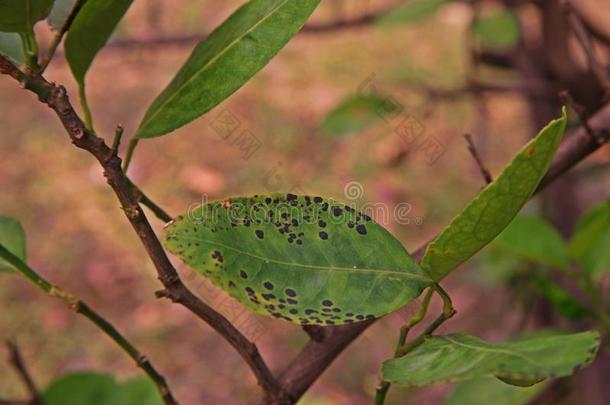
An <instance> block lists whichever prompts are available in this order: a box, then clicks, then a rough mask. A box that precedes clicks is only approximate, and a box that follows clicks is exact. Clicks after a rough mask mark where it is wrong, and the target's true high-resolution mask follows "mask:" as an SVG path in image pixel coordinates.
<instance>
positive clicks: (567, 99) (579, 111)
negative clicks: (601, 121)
mask: <svg viewBox="0 0 610 405" xmlns="http://www.w3.org/2000/svg"><path fill="white" fill-rule="evenodd" d="M559 100H561V102H562V103H564V104H565V105H567V106H569V107H570V108H571V109H572V110H574V112H575V113H576V115H578V119H579V120H580V123H581V125H582V126H583V128H584V129H585V130H586V131H587V133H588V134H589V136H590V137H591V138H592V139H595V142H598V143H599V144H600V145H601V144H603V143H605V142H606V141H605V140H604V138H603V137H602V136H601V135H600V134H598V133H597V131H596V130H595V129H593V128H592V127H591V125H590V124H589V117H587V111H586V109H585V107H583V106H582V105H580V104H578V102H577V101H576V100H574V98H573V97H572V95H571V94H570V92H569V91H568V90H563V91H561V92H559Z"/></svg>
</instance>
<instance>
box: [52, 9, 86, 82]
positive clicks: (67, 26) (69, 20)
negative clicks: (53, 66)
mask: <svg viewBox="0 0 610 405" xmlns="http://www.w3.org/2000/svg"><path fill="white" fill-rule="evenodd" d="M86 1H87V0H76V2H75V3H74V6H72V10H70V14H69V15H68V17H67V18H66V21H65V22H64V24H63V25H62V26H61V28H60V30H59V31H58V32H56V33H55V35H54V36H53V39H52V40H51V43H50V44H49V49H47V51H46V52H45V54H44V56H43V58H42V61H41V62H40V74H42V73H43V72H44V71H45V69H46V68H47V66H49V63H51V60H52V59H53V55H55V51H56V50H57V47H58V46H59V44H60V43H61V40H62V38H63V37H64V35H65V34H66V32H68V30H69V29H70V26H71V25H72V22H73V21H74V19H75V18H76V15H77V14H78V12H79V11H80V9H81V7H82V6H83V5H84V4H85V3H86Z"/></svg>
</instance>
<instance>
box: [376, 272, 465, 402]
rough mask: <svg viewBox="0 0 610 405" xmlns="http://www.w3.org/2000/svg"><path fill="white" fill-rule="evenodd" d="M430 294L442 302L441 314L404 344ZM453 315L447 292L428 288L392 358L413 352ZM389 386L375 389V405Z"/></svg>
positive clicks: (387, 383) (424, 313)
mask: <svg viewBox="0 0 610 405" xmlns="http://www.w3.org/2000/svg"><path fill="white" fill-rule="evenodd" d="M432 292H436V293H437V294H438V295H439V296H440V297H441V299H442V300H443V312H442V313H441V314H440V315H439V316H438V318H436V319H435V320H434V321H433V322H432V323H431V324H430V325H428V327H427V328H426V329H425V330H424V331H423V332H422V333H421V334H420V335H419V336H417V337H416V338H415V339H413V340H412V341H410V342H408V343H405V340H406V339H407V333H408V332H409V329H410V328H412V327H413V326H415V325H417V324H418V323H419V322H421V321H422V319H423V318H424V316H425V315H426V311H427V308H428V304H429V302H430V298H431V297H432ZM453 315H455V309H453V304H452V303H451V298H450V297H449V294H447V292H446V291H445V290H443V288H442V287H441V286H440V285H438V284H434V285H433V286H432V287H430V289H429V290H428V293H427V294H426V296H425V297H424V301H423V302H422V307H420V309H419V311H418V312H417V313H416V314H415V315H414V316H413V318H411V320H409V322H408V323H407V324H406V325H405V326H403V327H402V328H401V329H400V337H399V339H398V345H397V347H396V350H395V352H394V358H398V357H402V356H404V355H406V354H407V353H409V352H411V351H412V350H414V349H415V348H416V347H417V346H419V345H421V344H422V343H424V340H425V339H426V338H427V337H428V336H430V335H432V333H433V332H434V331H435V330H436V329H437V328H438V327H439V326H441V325H442V324H443V322H445V321H446V320H447V319H449V318H451V317H452V316H453ZM390 385H391V384H390V383H389V382H388V381H384V382H383V383H382V384H381V385H380V386H379V388H378V389H377V394H376V395H375V405H383V403H384V402H385V397H386V395H387V393H388V390H389V389H390Z"/></svg>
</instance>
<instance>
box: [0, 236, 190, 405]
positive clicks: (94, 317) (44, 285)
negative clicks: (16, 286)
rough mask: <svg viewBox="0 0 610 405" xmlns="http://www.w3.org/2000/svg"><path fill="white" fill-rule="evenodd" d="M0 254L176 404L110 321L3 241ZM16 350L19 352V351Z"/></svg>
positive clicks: (160, 378)
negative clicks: (96, 330) (116, 348)
mask: <svg viewBox="0 0 610 405" xmlns="http://www.w3.org/2000/svg"><path fill="white" fill-rule="evenodd" d="M0 257H2V258H3V259H4V260H6V261H7V262H9V263H10V264H12V265H13V266H14V267H15V269H16V270H17V271H18V272H19V273H20V274H21V275H23V276H24V277H26V278H27V279H28V280H30V281H31V282H32V283H34V284H35V285H37V286H38V287H39V288H40V289H41V290H43V291H44V292H46V293H47V294H49V295H50V296H52V297H55V298H58V299H60V300H62V301H63V302H65V303H66V304H67V305H68V306H69V307H70V308H71V309H72V310H74V312H76V313H78V314H81V315H83V316H84V317H85V318H87V319H89V320H90V321H91V322H93V324H95V326H97V327H98V328H99V329H100V330H102V331H103V332H104V333H105V334H106V335H107V336H108V337H110V339H112V340H113V341H114V342H115V343H116V344H117V345H119V346H120V347H121V348H122V349H123V350H124V351H125V352H126V353H127V354H128V355H129V357H131V358H132V359H133V360H134V361H135V362H136V364H137V365H138V367H140V368H141V369H142V370H144V372H145V373H146V374H147V375H148V377H150V379H151V380H152V381H153V382H154V383H155V384H156V386H157V389H158V390H159V393H160V394H161V397H162V398H163V401H164V402H165V404H167V405H176V404H178V402H176V400H175V399H174V397H173V396H172V393H171V391H170V389H169V387H168V385H167V383H166V382H165V379H164V378H163V376H162V375H161V374H159V373H158V372H157V370H155V368H154V367H153V365H152V364H151V363H150V361H148V359H147V358H146V357H145V356H143V355H142V354H140V352H139V351H138V350H137V349H136V348H135V347H134V346H133V345H132V344H131V343H129V341H128V340H127V339H126V338H125V337H124V336H123V335H121V333H120V332H119V331H118V330H116V328H115V327H114V326H112V324H111V323H110V322H108V321H107V320H106V319H104V318H103V317H102V316H101V315H99V314H98V313H97V312H95V311H94V310H93V309H91V307H89V306H88V305H87V304H86V303H84V302H83V301H81V300H79V299H78V298H76V297H75V296H74V295H72V294H70V293H67V292H65V291H63V290H61V289H60V288H59V287H57V286H54V285H52V284H51V283H49V282H48V281H47V280H45V279H44V278H43V277H41V276H40V275H39V274H38V273H36V272H35V271H34V270H32V268H30V267H29V266H28V265H27V264H25V263H24V262H23V261H22V260H21V259H19V258H18V257H17V256H15V255H14V254H12V253H11V252H10V251H8V249H6V248H5V247H4V246H3V245H2V244H0ZM15 348H16V346H15ZM15 353H17V354H18V352H15ZM12 359H13V364H15V367H16V368H17V361H16V360H15V359H20V356H18V357H12ZM21 363H22V362H21ZM18 369H19V368H18ZM20 370H22V371H23V373H22V375H23V377H24V381H26V384H27V385H28V388H29V389H30V392H31V393H32V395H33V390H35V387H34V383H33V382H32V381H31V378H29V375H27V376H26V374H27V373H26V372H25V368H24V367H22V368H20ZM26 377H27V378H26ZM36 392H37V391H36Z"/></svg>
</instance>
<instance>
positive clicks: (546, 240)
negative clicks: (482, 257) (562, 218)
mask: <svg viewBox="0 0 610 405" xmlns="http://www.w3.org/2000/svg"><path fill="white" fill-rule="evenodd" d="M493 244H494V246H496V247H498V248H500V249H502V250H504V251H508V252H511V253H513V254H515V255H518V256H521V257H523V258H525V259H528V260H532V261H535V262H538V263H542V264H544V265H546V266H550V267H553V268H555V269H559V270H563V271H570V259H569V257H568V253H567V245H566V243H565V242H564V241H563V239H562V238H561V235H560V234H559V232H557V230H556V229H555V228H553V226H552V225H550V224H549V223H548V222H546V221H544V220H543V219H541V218H534V217H525V216H517V217H515V219H514V220H513V221H512V222H511V223H510V225H508V226H507V227H506V229H505V230H504V231H502V233H500V235H498V237H497V238H496V239H495V240H494V241H493Z"/></svg>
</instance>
